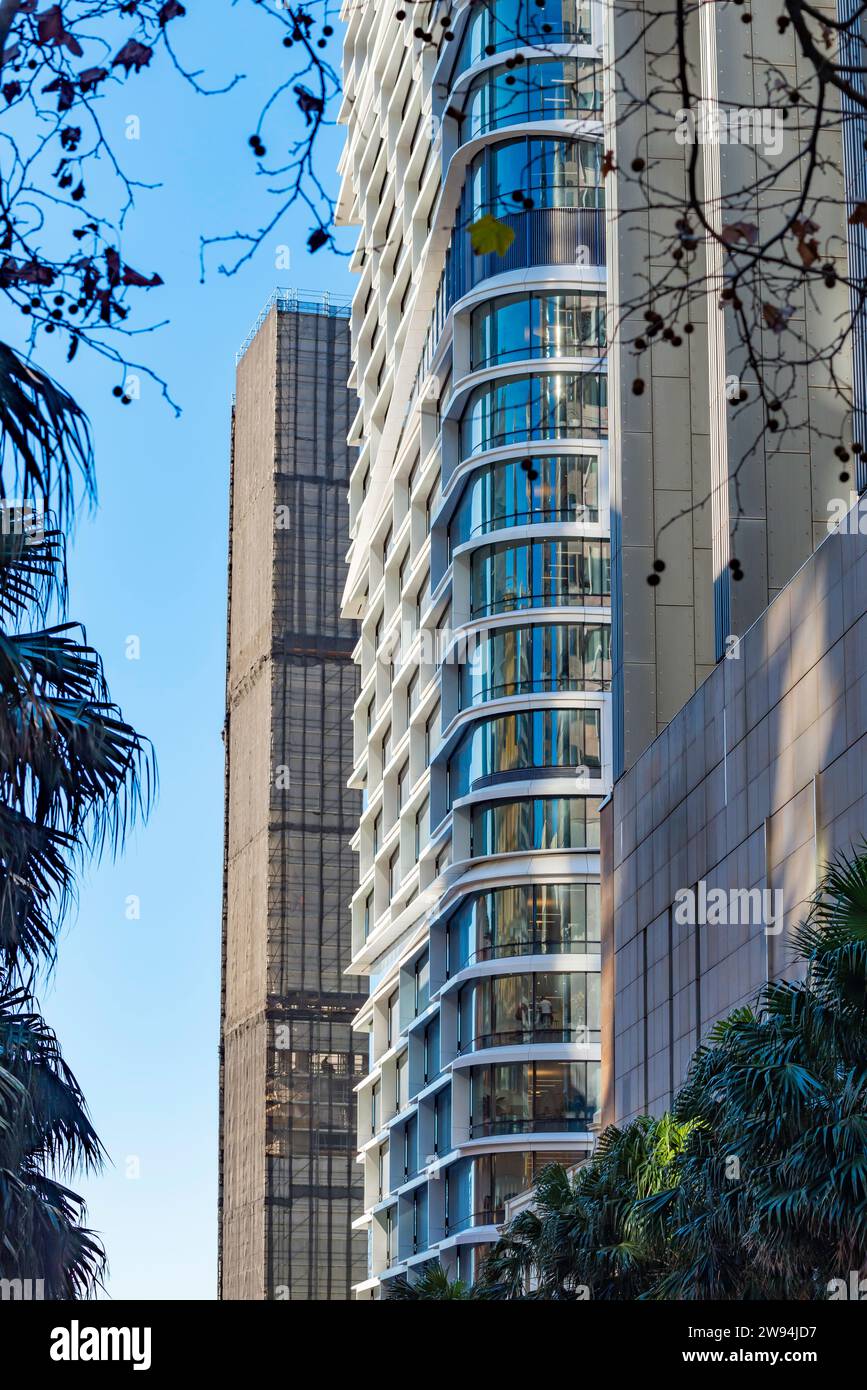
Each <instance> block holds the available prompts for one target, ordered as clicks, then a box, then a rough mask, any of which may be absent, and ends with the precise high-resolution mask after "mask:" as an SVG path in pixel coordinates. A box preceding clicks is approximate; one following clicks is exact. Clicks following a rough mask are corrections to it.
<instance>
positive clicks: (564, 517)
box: [449, 454, 599, 550]
mask: <svg viewBox="0 0 867 1390" xmlns="http://www.w3.org/2000/svg"><path fill="white" fill-rule="evenodd" d="M598 520H599V459H598V458H597V457H596V455H595V454H553V455H545V456H540V455H535V456H533V457H531V458H522V459H502V460H498V461H497V462H496V463H489V464H486V465H485V466H484V467H482V468H479V469H477V470H476V471H475V472H474V473H473V474H472V476H471V477H470V478H469V480H468V481H467V484H466V486H465V488H464V490H463V493H462V494H461V500H460V502H459V503H458V505H457V508H456V510H455V514H454V516H453V517H452V520H451V522H450V523H449V548H450V549H451V550H453V549H454V547H455V546H457V545H462V544H463V542H464V541H468V540H471V539H472V537H473V536H479V535H485V534H486V533H487V532H488V531H499V530H504V529H507V528H508V527H510V526H539V525H542V524H543V523H545V522H552V521H553V522H564V521H573V522H575V523H576V524H582V525H594V524H595V523H596V522H598Z"/></svg>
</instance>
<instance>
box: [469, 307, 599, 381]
mask: <svg viewBox="0 0 867 1390" xmlns="http://www.w3.org/2000/svg"><path fill="white" fill-rule="evenodd" d="M605 305H606V297H605V293H604V291H603V292H600V291H598V290H552V291H550V293H546V294H504V295H500V296H498V297H497V298H496V299H489V300H488V301H487V302H486V303H485V304H480V305H479V307H478V308H477V309H474V310H473V312H472V314H471V315H470V367H471V368H472V370H473V371H476V370H478V369H479V368H481V367H491V366H495V365H498V364H499V363H501V362H520V361H524V360H525V359H527V358H538V357H544V358H551V357H581V356H583V355H585V354H588V353H589V354H591V355H593V356H599V354H600V353H602V352H604V351H605Z"/></svg>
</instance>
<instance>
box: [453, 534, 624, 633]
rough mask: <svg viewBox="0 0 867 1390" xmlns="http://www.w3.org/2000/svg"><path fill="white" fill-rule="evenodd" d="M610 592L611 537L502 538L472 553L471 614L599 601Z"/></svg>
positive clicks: (592, 604) (604, 600) (589, 604)
mask: <svg viewBox="0 0 867 1390" xmlns="http://www.w3.org/2000/svg"><path fill="white" fill-rule="evenodd" d="M610 597H611V546H610V542H609V541H590V540H574V541H572V540H569V541H535V542H532V541H524V542H521V543H519V544H517V545H508V544H507V543H504V542H501V543H500V544H498V545H483V546H480V547H479V549H478V550H474V551H473V552H472V553H471V555H470V607H471V610H472V615H473V617H479V616H481V615H482V614H491V613H514V612H517V611H518V610H520V609H523V608H561V607H573V606H574V607H601V606H602V605H603V604H607V603H608V602H609V601H610Z"/></svg>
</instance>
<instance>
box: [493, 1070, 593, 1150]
mask: <svg viewBox="0 0 867 1390" xmlns="http://www.w3.org/2000/svg"><path fill="white" fill-rule="evenodd" d="M471 1097H472V1098H471V1102H470V1125H469V1129H470V1138H471V1139H478V1138H480V1137H487V1136H488V1135H491V1134H520V1133H522V1132H528V1133H534V1134H540V1133H546V1132H547V1133H557V1132H558V1131H562V1132H572V1131H580V1130H585V1129H587V1127H588V1125H589V1124H591V1123H592V1120H593V1116H594V1114H595V1112H596V1111H597V1110H598V1108H599V1063H598V1062H532V1063H529V1064H527V1063H524V1064H518V1065H505V1066H503V1065H498V1064H494V1065H493V1066H485V1067H473V1068H472V1082H471Z"/></svg>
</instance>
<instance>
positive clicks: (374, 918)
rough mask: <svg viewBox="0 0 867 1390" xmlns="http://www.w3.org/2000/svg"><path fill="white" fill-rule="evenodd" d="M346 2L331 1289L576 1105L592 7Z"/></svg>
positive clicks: (593, 934)
mask: <svg viewBox="0 0 867 1390" xmlns="http://www.w3.org/2000/svg"><path fill="white" fill-rule="evenodd" d="M401 13H402V12H401ZM343 17H344V21H345V23H346V26H347V28H346V38H345V50H344V77H345V97H344V108H343V119H344V121H345V123H346V125H347V127H348V133H347V143H346V148H345V152H344V156H343V162H342V180H343V182H342V190H341V199H340V206H339V216H340V218H341V220H342V221H343V222H344V223H346V224H353V225H357V226H358V227H359V229H360V231H359V239H358V245H357V249H356V252H355V255H354V259H353V268H354V269H355V270H356V271H357V273H358V276H359V283H358V289H357V291H356V293H355V296H354V299H353V306H352V316H351V336H352V356H353V360H354V367H353V371H352V375H351V377H350V386H351V387H352V388H353V389H354V390H355V391H356V392H357V394H358V397H359V400H360V408H359V411H358V414H357V416H356V419H355V421H354V423H353V425H352V427H351V430H350V436H349V439H350V444H352V445H354V446H357V447H358V459H357V462H356V464H355V466H354V469H353V472H352V477H351V482H350V552H349V575H348V579H347V584H346V590H345V594H344V606H343V612H344V617H347V618H357V619H359V620H360V622H361V638H360V641H359V644H358V647H357V648H356V659H357V660H358V663H359V665H360V668H361V687H360V695H359V698H358V701H357V703H356V706H355V710H354V715H353V756H354V770H353V774H352V777H351V779H350V786H351V787H353V788H356V789H358V790H360V791H361V792H362V794H363V812H362V815H361V819H360V823H359V826H358V831H357V834H356V835H355V837H354V841H353V843H354V847H355V849H356V851H357V854H358V859H359V886H358V890H357V892H356V893H355V895H354V898H353V902H352V961H351V964H350V967H349V968H350V970H351V973H352V974H353V975H358V976H366V977H367V979H368V982H369V986H370V995H369V998H368V1000H367V1002H366V1004H365V1005H364V1007H363V1008H362V1009H361V1011H360V1012H359V1014H358V1016H357V1018H356V1020H355V1027H356V1029H357V1031H359V1032H362V1033H366V1034H367V1035H368V1041H369V1069H368V1071H367V1073H366V1075H365V1076H364V1077H363V1079H362V1080H361V1081H360V1083H359V1084H358V1086H357V1099H358V1151H359V1163H360V1165H361V1169H362V1171H363V1176H364V1207H363V1210H359V1212H358V1218H357V1223H356V1224H357V1227H358V1228H359V1229H363V1230H364V1231H365V1232H366V1234H367V1241H368V1270H367V1277H366V1278H365V1279H364V1280H362V1281H361V1282H360V1283H359V1284H358V1285H357V1287H356V1293H357V1296H358V1297H360V1298H380V1297H387V1293H388V1284H389V1281H390V1280H391V1279H393V1278H395V1277H396V1276H398V1275H401V1274H408V1275H409V1276H410V1277H411V1276H412V1271H413V1269H416V1268H418V1267H419V1266H420V1265H423V1264H424V1263H425V1262H426V1261H427V1260H430V1259H432V1258H437V1259H439V1260H440V1261H441V1262H442V1263H443V1265H444V1266H445V1267H446V1268H447V1269H448V1270H449V1272H450V1273H452V1274H453V1275H458V1274H459V1275H461V1276H462V1277H465V1278H469V1279H472V1278H473V1277H474V1275H475V1273H476V1271H477V1269H478V1265H479V1260H480V1258H481V1256H482V1255H483V1254H484V1252H485V1250H486V1248H487V1247H488V1246H489V1245H490V1243H491V1242H492V1240H494V1239H495V1238H496V1235H497V1230H498V1224H499V1223H500V1222H501V1221H502V1219H503V1216H504V1212H505V1205H506V1202H507V1201H508V1200H509V1199H510V1198H511V1197H513V1196H515V1195H516V1194H517V1193H519V1192H521V1191H523V1190H524V1189H526V1188H527V1186H528V1185H529V1183H530V1182H531V1180H532V1177H533V1174H534V1173H535V1172H537V1171H538V1170H539V1168H540V1167H541V1166H544V1164H545V1163H547V1162H550V1161H551V1160H552V1159H558V1160H562V1161H565V1162H568V1163H574V1162H575V1161H576V1160H577V1159H579V1158H580V1157H581V1156H582V1155H583V1154H585V1153H587V1152H588V1151H589V1149H590V1148H591V1146H592V1143H593V1133H594V1129H595V1128H596V1126H597V1123H598V1117H599V1068H600V1033H599V1027H600V1024H599V1014H600V1002H599V962H600V957H599V951H600V946H599V938H600V931H599V918H600V907H599V807H600V802H601V801H602V799H603V798H604V796H605V795H606V793H607V792H608V791H609V789H610V784H611V762H612V752H611V710H610V700H611V694H610V684H611V562H610V534H611V533H610V524H609V515H610V510H609V467H608V424H607V419H608V411H607V375H606V372H607V369H606V361H605V338H606V321H607V315H606V304H607V301H606V269H605V209H604V191H603V190H604V177H603V139H602V129H603V127H602V92H601V80H600V71H601V54H602V34H601V28H600V16H599V14H598V13H597V8H596V6H594V5H592V4H590V3H587V2H586V0H538V2H537V0H529V3H527V0H491V3H488V4H486V5H484V6H481V5H472V4H471V5H466V4H458V5H454V6H452V7H449V8H447V7H445V6H436V5H434V6H430V7H423V6H420V5H417V6H411V7H408V9H407V12H406V14H405V15H404V16H403V17H401V16H400V15H398V16H397V17H396V15H395V12H394V11H393V10H392V9H391V8H389V7H382V6H374V5H373V4H367V5H356V4H353V5H349V4H347V5H346V7H345V10H344V16H343ZM487 218H490V219H492V221H487V222H486V221H485V219H487ZM504 227H505V228H506V229H507V232H506V234H505V236H504V235H503V228H504ZM471 229H473V230H472V231H471ZM486 231H487V232H488V234H489V235H493V237H494V238H495V239H500V240H499V243H498V244H491V243H488V242H485V241H484V240H481V241H480V240H479V237H480V235H481V236H482V237H484V235H485V232H486ZM509 233H511V234H512V235H511V236H510V235H509ZM474 242H475V244H474Z"/></svg>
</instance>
